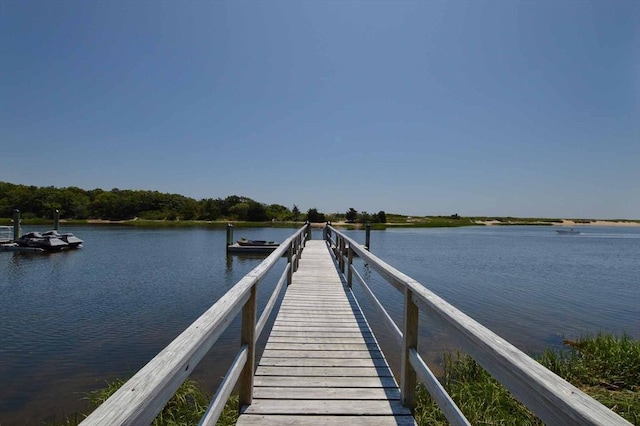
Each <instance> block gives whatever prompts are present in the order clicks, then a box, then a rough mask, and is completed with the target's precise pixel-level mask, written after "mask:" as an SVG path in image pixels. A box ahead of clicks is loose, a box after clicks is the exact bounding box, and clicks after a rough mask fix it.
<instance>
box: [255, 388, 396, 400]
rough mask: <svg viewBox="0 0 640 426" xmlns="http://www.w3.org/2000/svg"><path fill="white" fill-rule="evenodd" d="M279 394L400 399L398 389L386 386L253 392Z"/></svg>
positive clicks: (259, 395) (257, 395) (282, 396)
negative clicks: (386, 387)
mask: <svg viewBox="0 0 640 426" xmlns="http://www.w3.org/2000/svg"><path fill="white" fill-rule="evenodd" d="M274 395H277V396H278V398H279V399H290V400H291V399H344V400H368V399H370V400H379V399H382V400H392V399H393V400H399V399H400V391H399V390H398V389H393V388H389V389H385V388H365V389H360V388H329V387H321V388H309V387H306V388H294V387H257V388H255V390H254V392H253V397H254V398H256V399H265V398H266V399H269V398H273V396H274Z"/></svg>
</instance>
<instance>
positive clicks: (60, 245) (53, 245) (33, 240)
mask: <svg viewBox="0 0 640 426" xmlns="http://www.w3.org/2000/svg"><path fill="white" fill-rule="evenodd" d="M15 243H16V244H18V246H20V247H31V248H39V249H42V250H45V251H59V250H62V249H64V248H68V247H69V244H68V243H66V242H64V241H63V240H62V239H60V238H58V237H56V236H53V235H42V234H41V233H39V232H29V233H26V234H24V235H23V236H22V237H20V238H18V239H17V240H16V241H15Z"/></svg>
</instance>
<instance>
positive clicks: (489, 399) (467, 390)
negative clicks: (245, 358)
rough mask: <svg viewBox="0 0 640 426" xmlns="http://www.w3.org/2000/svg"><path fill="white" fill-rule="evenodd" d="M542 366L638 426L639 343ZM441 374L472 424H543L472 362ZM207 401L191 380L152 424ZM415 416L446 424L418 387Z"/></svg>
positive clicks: (232, 415) (230, 420) (602, 345)
mask: <svg viewBox="0 0 640 426" xmlns="http://www.w3.org/2000/svg"><path fill="white" fill-rule="evenodd" d="M538 361H539V362H540V363H541V364H542V365H544V366H545V367H547V368H548V369H550V370H551V371H553V372H554V373H556V374H558V375H559V376H561V377H563V378H564V379H565V380H568V381H569V382H571V383H572V384H573V385H575V386H577V387H578V388H580V389H582V390H583V391H584V392H586V393H587V394H589V395H590V396H592V397H593V398H595V399H596V400H598V401H600V402H601V403H602V404H603V405H605V406H607V407H609V408H610V409H612V410H613V411H615V412H616V413H618V414H619V415H621V416H622V417H624V418H625V419H627V420H628V421H630V422H631V423H633V424H635V425H640V341H638V340H633V339H630V338H629V337H626V336H622V337H615V336H612V335H610V334H598V335H596V336H592V337H585V338H582V339H579V340H576V341H565V348H564V349H563V350H559V351H551V350H547V351H545V352H544V353H543V354H542V355H541V356H540V357H538ZM443 371H444V373H443V375H442V377H440V381H441V383H442V384H443V386H444V387H445V389H446V390H447V392H448V393H449V394H450V395H451V397H452V398H453V400H454V401H456V403H457V404H458V406H459V407H460V409H461V410H462V412H463V413H464V415H465V416H466V417H467V418H468V419H469V421H470V422H471V424H501V425H523V424H529V425H542V424H543V423H542V422H541V421H540V420H539V419H537V418H536V416H535V415H533V414H532V413H531V412H530V411H529V410H528V409H527V408H526V407H525V406H524V405H522V404H521V403H520V402H519V401H517V400H516V399H515V398H513V397H512V396H511V394H510V393H509V391H507V390H506V389H505V388H504V387H503V386H502V385H501V384H500V383H498V382H497V381H496V380H494V379H493V378H492V377H491V376H490V375H489V374H488V373H487V372H486V371H485V370H484V369H482V367H480V366H479V365H478V364H477V363H476V362H475V361H474V360H473V359H471V358H470V357H468V356H466V355H460V354H456V355H453V354H445V356H444V365H443ZM122 383H123V382H122V381H120V380H116V381H114V382H112V383H109V384H108V386H107V387H106V388H104V389H101V390H98V391H95V392H92V393H91V394H90V395H89V397H88V399H89V400H90V402H91V403H92V405H94V406H95V407H97V406H98V405H100V404H101V403H102V402H104V401H105V400H106V399H107V398H108V397H109V396H110V395H111V394H112V393H113V392H115V391H116V390H117V389H118V388H119V387H120V386H121V385H122ZM209 401H210V397H209V396H208V395H205V394H204V393H203V392H202V391H201V390H200V389H199V388H198V386H197V385H196V384H195V383H194V382H193V381H187V382H185V383H184V384H183V385H182V386H181V387H180V389H179V390H178V392H177V393H176V395H175V396H174V397H173V398H172V399H171V400H170V401H169V403H168V404H167V406H166V407H165V409H164V410H163V411H162V412H161V413H160V414H159V415H158V417H157V418H156V420H155V421H154V423H153V424H154V425H191V424H197V423H198V420H199V419H200V417H201V416H202V415H203V414H204V412H205V409H206V406H207V404H208V403H209ZM237 404H238V400H237V397H232V398H231V399H230V400H229V402H228V403H227V405H226V407H225V410H224V412H223V414H222V416H221V418H220V420H219V421H218V424H219V425H223V426H226V425H234V424H235V422H236V419H237ZM415 417H416V421H417V422H418V424H419V425H447V424H448V423H447V421H446V419H445V417H444V415H443V414H442V413H441V412H440V410H439V409H438V407H437V406H436V405H435V403H434V402H433V401H432V399H431V397H430V396H429V394H428V392H427V391H426V389H425V388H424V386H422V385H419V386H418V398H417V408H416V411H415ZM82 418H84V416H81V415H76V416H75V417H74V418H73V419H71V420H68V421H67V422H66V423H65V424H66V425H75V424H78V422H79V421H80V420H82Z"/></svg>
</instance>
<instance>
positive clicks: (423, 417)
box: [415, 353, 543, 425]
mask: <svg viewBox="0 0 640 426" xmlns="http://www.w3.org/2000/svg"><path fill="white" fill-rule="evenodd" d="M443 360H444V363H443V364H444V365H443V369H444V375H443V377H442V378H441V383H442V385H443V386H444V388H445V389H446V390H447V392H448V393H449V395H451V398H452V399H453V400H454V401H455V402H456V404H457V405H458V407H459V408H460V410H461V411H462V413H463V414H464V415H465V417H467V419H468V420H469V422H470V423H471V424H501V425H542V424H543V423H542V422H541V421H540V420H538V419H537V418H536V417H535V416H534V415H533V414H532V413H531V412H530V411H529V410H527V408H526V407H525V406H524V405H522V403H520V402H519V401H518V400H517V399H515V398H514V397H513V396H512V395H511V393H510V392H509V391H508V390H507V389H506V388H505V387H504V386H502V385H501V384H500V383H498V382H497V381H496V380H495V379H494V378H493V377H491V376H490V375H489V373H487V372H486V371H485V370H484V369H483V368H482V367H480V365H479V364H478V363H477V362H475V361H474V360H473V359H472V358H471V357H469V356H468V355H461V354H459V353H457V354H456V355H455V356H453V355H452V354H450V353H446V354H444V358H443ZM415 418H416V422H417V423H418V424H419V425H447V424H448V422H447V420H446V418H445V417H444V415H443V414H442V412H441V411H440V409H439V408H438V407H437V405H436V404H435V402H434V401H433V400H432V399H431V396H430V395H429V393H428V392H427V390H426V388H425V387H424V386H423V385H419V386H418V393H417V407H416V411H415Z"/></svg>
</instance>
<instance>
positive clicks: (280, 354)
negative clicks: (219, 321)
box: [262, 350, 384, 359]
mask: <svg viewBox="0 0 640 426" xmlns="http://www.w3.org/2000/svg"><path fill="white" fill-rule="evenodd" d="M267 355H268V356H270V357H272V358H336V357H340V358H353V359H359V358H374V359H375V358H384V356H383V355H382V352H379V351H378V352H372V351H299V352H297V353H296V352H292V351H287V350H269V351H264V353H263V355H262V356H267Z"/></svg>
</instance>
